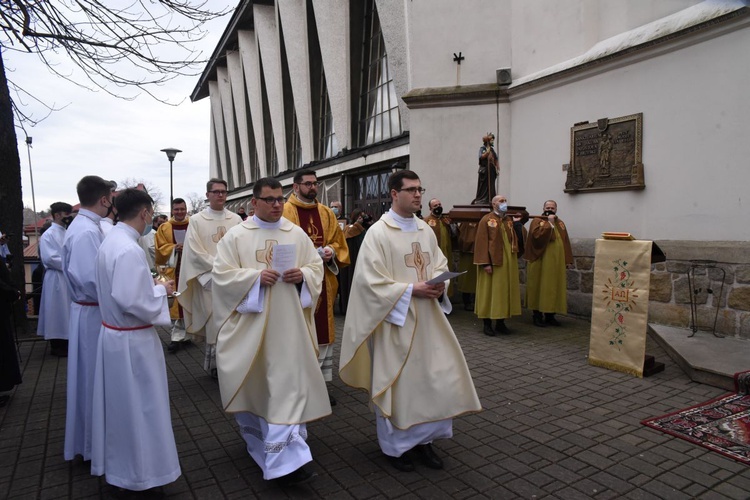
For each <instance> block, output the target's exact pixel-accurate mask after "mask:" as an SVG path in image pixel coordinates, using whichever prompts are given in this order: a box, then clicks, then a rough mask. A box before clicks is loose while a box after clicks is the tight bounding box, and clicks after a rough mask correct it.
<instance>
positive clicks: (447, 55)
mask: <svg viewBox="0 0 750 500" xmlns="http://www.w3.org/2000/svg"><path fill="white" fill-rule="evenodd" d="M406 3H407V10H408V13H409V14H408V19H409V23H408V26H407V29H408V31H409V33H408V39H409V50H410V56H409V63H410V68H411V87H412V88H424V87H450V86H454V85H456V84H457V83H456V82H457V79H456V70H457V64H456V63H455V62H453V54H454V53H456V54H458V53H459V52H461V55H462V56H463V57H465V59H464V60H463V61H461V68H460V82H459V83H460V85H474V84H481V83H494V82H496V81H497V78H496V76H495V70H496V69H497V68H500V67H507V66H510V62H511V61H510V59H511V52H510V49H511V44H510V29H509V23H510V7H511V3H512V2H511V0H471V1H461V2H457V1H454V0H417V1H415V2H406ZM412 127H413V125H412ZM485 132H486V131H485ZM480 138H481V136H480Z"/></svg>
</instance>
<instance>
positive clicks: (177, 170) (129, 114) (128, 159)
mask: <svg viewBox="0 0 750 500" xmlns="http://www.w3.org/2000/svg"><path fill="white" fill-rule="evenodd" d="M236 4H237V1H236V0H212V1H211V8H216V9H221V8H222V7H226V6H235V5H236ZM230 18H231V13H229V14H227V15H225V16H223V17H221V18H218V19H215V20H213V21H211V22H210V23H208V24H207V25H205V26H204V29H205V30H207V32H208V33H207V35H206V37H205V38H204V39H203V40H202V41H201V42H200V43H199V44H197V45H196V46H195V47H196V48H197V49H199V50H201V51H202V52H203V57H202V58H203V59H208V58H209V57H210V56H211V54H212V53H213V50H214V48H215V47H216V44H217V43H218V41H219V38H220V37H221V35H222V33H223V32H224V29H225V28H226V25H227V23H228V22H229V20H230ZM3 58H4V62H5V67H6V72H7V74H8V77H9V79H12V80H13V81H14V82H15V83H16V84H18V85H20V86H22V87H23V88H25V89H26V90H28V91H30V92H31V93H32V94H33V95H35V96H37V97H39V98H41V99H42V100H44V101H45V102H46V103H47V104H54V106H55V107H57V108H61V107H64V109H61V110H59V111H55V112H53V113H52V114H51V115H50V116H49V117H47V118H46V119H44V120H43V121H42V122H41V123H39V124H37V125H36V126H33V127H30V126H28V125H26V133H27V134H28V135H29V136H31V137H32V147H31V170H32V174H33V179H34V183H33V184H34V185H33V191H34V198H35V201H36V210H37V211H38V212H39V211H42V210H48V209H49V206H50V204H51V203H53V202H56V201H64V202H67V203H70V204H71V205H75V204H76V203H78V197H77V195H76V190H75V186H76V183H77V182H78V180H79V179H80V178H81V177H83V176H85V175H99V176H101V177H103V178H105V179H108V180H114V181H116V182H118V184H119V183H121V182H122V181H124V180H125V179H128V178H130V179H136V180H145V181H146V182H147V183H150V184H151V185H153V186H155V187H157V188H159V189H160V190H161V192H162V197H163V200H164V204H163V205H162V206H161V207H160V209H161V211H162V212H166V211H167V208H168V207H167V205H168V203H169V191H170V180H169V161H168V159H167V156H166V154H165V153H163V152H161V150H162V149H165V148H177V149H180V150H182V152H181V153H178V154H177V156H176V158H175V160H174V164H173V182H174V196H175V197H183V198H186V197H187V195H188V193H198V194H200V195H203V194H204V193H205V190H206V189H205V184H206V181H207V180H208V178H209V166H208V163H209V132H210V128H209V125H210V115H209V112H210V107H209V104H210V103H209V99H208V98H204V99H202V100H200V101H198V102H196V103H193V102H191V101H190V99H189V95H190V93H191V92H192V90H193V88H194V87H195V85H196V83H197V82H198V78H199V77H198V76H192V77H178V78H176V79H174V80H172V81H170V82H168V83H167V84H165V85H164V86H162V87H159V88H156V89H155V92H156V93H157V94H158V95H159V96H160V97H161V98H163V99H166V100H168V101H169V102H173V103H178V102H180V101H182V102H181V104H179V105H178V106H169V105H166V104H162V103H160V102H158V101H156V100H154V99H153V98H152V97H150V96H148V95H146V94H141V95H140V96H138V97H137V98H136V99H135V100H133V101H126V100H122V99H118V98H115V97H112V96H110V95H109V94H107V93H105V92H103V91H101V90H100V91H98V92H92V91H90V90H87V89H84V88H81V87H79V86H76V85H75V84H73V83H71V82H68V81H66V80H65V79H63V78H60V77H58V76H56V75H54V74H53V73H52V72H51V71H50V70H49V69H48V68H47V67H46V66H45V65H44V64H42V63H41V62H40V61H39V58H38V56H37V55H35V54H19V53H17V52H12V51H6V52H4V54H3ZM66 64H67V63H66V61H65V59H64V58H62V57H61V58H60V66H58V68H59V69H60V70H61V71H62V72H63V73H66V72H71V71H74V70H73V67H72V65H67V66H66ZM198 70H199V71H202V70H203V66H200V67H199V68H198ZM77 79H78V80H79V81H82V82H83V81H85V79H84V78H81V77H80V75H79V76H78V78H77ZM111 88H112V89H113V90H116V89H115V87H111ZM130 92H131V93H132V92H133V91H130ZM14 99H15V97H14ZM24 101H25V104H26V105H25V106H24V109H25V110H26V112H29V111H31V112H32V113H33V114H34V115H35V117H41V116H44V114H45V112H44V110H43V109H42V108H41V107H39V106H38V105H35V104H34V103H33V101H31V100H29V99H25V100H24ZM16 134H17V136H18V153H19V157H20V159H21V174H22V175H21V181H22V188H23V201H24V206H27V207H29V208H32V207H33V200H32V185H31V176H30V168H29V155H28V152H27V147H26V143H25V137H26V136H25V135H24V132H23V130H21V129H20V128H18V124H17V126H16Z"/></svg>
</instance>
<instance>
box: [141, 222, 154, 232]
mask: <svg viewBox="0 0 750 500" xmlns="http://www.w3.org/2000/svg"><path fill="white" fill-rule="evenodd" d="M152 229H153V227H151V224H149V223H148V220H147V221H146V224H145V225H144V226H143V231H141V236H146V235H147V234H148V233H150V232H151V230H152Z"/></svg>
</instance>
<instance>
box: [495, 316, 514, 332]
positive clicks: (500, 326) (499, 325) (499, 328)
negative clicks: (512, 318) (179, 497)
mask: <svg viewBox="0 0 750 500" xmlns="http://www.w3.org/2000/svg"><path fill="white" fill-rule="evenodd" d="M495 331H496V332H497V333H499V334H502V335H508V334H509V333H510V329H509V328H508V327H507V326H505V321H504V320H502V319H499V320H497V321H496V322H495Z"/></svg>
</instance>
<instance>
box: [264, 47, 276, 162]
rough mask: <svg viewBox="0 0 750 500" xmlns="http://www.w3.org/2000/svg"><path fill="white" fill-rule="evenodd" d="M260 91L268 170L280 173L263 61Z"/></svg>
mask: <svg viewBox="0 0 750 500" xmlns="http://www.w3.org/2000/svg"><path fill="white" fill-rule="evenodd" d="M260 91H261V99H262V101H263V135H264V139H265V141H266V144H265V146H266V172H267V173H268V175H276V174H278V173H279V157H278V155H277V154H276V140H275V138H274V136H273V127H272V126H271V113H270V112H269V110H268V93H267V92H266V78H265V76H264V75H263V61H262V60H261V62H260Z"/></svg>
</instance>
